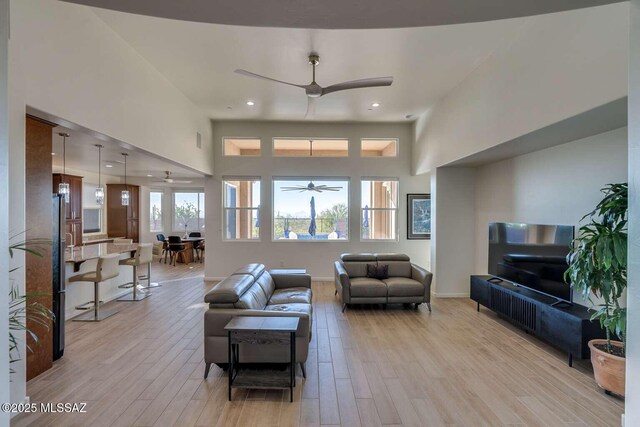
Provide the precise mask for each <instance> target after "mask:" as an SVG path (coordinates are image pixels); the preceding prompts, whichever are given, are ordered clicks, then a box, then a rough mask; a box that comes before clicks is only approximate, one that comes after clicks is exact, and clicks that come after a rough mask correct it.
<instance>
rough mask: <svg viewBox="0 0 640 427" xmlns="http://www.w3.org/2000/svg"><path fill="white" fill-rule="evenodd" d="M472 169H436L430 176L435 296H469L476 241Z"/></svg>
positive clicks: (474, 171)
mask: <svg viewBox="0 0 640 427" xmlns="http://www.w3.org/2000/svg"><path fill="white" fill-rule="evenodd" d="M475 175H476V170H475V168H437V169H436V172H435V174H432V175H431V186H432V188H435V191H434V192H433V193H434V194H435V197H434V198H433V199H432V200H433V203H434V208H435V211H436V220H435V221H434V227H435V239H434V240H433V241H432V246H431V250H432V251H433V252H432V253H433V254H434V257H433V262H434V265H435V268H434V278H433V283H434V285H433V289H434V290H433V292H434V293H435V295H436V296H438V297H461V296H466V295H468V294H469V275H471V274H473V259H474V242H475V222H474V214H475V205H474V199H475V191H474V184H473V183H474V180H475Z"/></svg>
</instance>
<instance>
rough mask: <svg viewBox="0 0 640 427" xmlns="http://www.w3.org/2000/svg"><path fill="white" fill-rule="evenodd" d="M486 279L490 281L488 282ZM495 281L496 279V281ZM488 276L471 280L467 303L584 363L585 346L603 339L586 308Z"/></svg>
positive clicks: (586, 354) (586, 348)
mask: <svg viewBox="0 0 640 427" xmlns="http://www.w3.org/2000/svg"><path fill="white" fill-rule="evenodd" d="M489 279H492V280H491V281H490V280H489ZM498 280H499V279H498ZM498 280H495V278H492V276H471V293H470V295H471V299H472V300H474V301H476V302H477V303H478V311H480V305H483V306H485V307H487V308H488V309H490V310H492V311H494V312H496V313H497V314H498V315H499V316H500V317H502V318H503V319H505V320H508V321H509V322H511V323H513V324H514V325H516V326H519V327H521V328H522V329H524V330H525V331H526V332H528V333H530V334H532V335H535V336H537V337H539V338H541V339H543V340H544V341H547V342H548V343H549V344H551V345H553V346H555V347H557V348H559V349H561V350H564V351H566V352H567V353H569V366H572V364H573V357H574V356H575V357H577V358H579V359H588V358H589V356H590V352H589V346H588V344H587V343H588V342H589V341H590V340H592V339H596V338H604V337H605V332H604V330H603V329H602V328H600V324H599V322H597V321H595V322H591V321H590V320H589V319H590V317H591V314H590V313H589V311H587V307H585V306H583V305H579V304H568V303H560V304H558V303H557V300H556V299H555V298H552V297H548V296H546V295H543V294H540V293H537V292H534V291H532V290H529V289H527V288H523V287H520V286H516V285H514V284H513V283H511V282H507V281H500V282H499V281H498Z"/></svg>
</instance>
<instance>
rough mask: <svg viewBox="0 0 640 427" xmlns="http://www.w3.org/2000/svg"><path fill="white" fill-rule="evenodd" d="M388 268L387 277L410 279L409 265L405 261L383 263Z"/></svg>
mask: <svg viewBox="0 0 640 427" xmlns="http://www.w3.org/2000/svg"><path fill="white" fill-rule="evenodd" d="M383 262H384V263H385V264H387V265H388V266H389V277H406V278H409V279H410V278H411V263H410V262H407V261H383Z"/></svg>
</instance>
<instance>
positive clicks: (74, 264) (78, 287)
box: [65, 243, 138, 319]
mask: <svg viewBox="0 0 640 427" xmlns="http://www.w3.org/2000/svg"><path fill="white" fill-rule="evenodd" d="M136 249H138V244H137V243H133V244H121V243H99V244H94V245H87V246H76V247H73V248H67V250H66V251H65V286H66V302H65V318H67V319H70V318H72V317H74V316H77V315H79V314H82V313H85V312H86V310H77V309H76V306H78V305H82V304H85V303H87V302H90V301H93V283H88V282H87V283H85V282H72V283H69V277H71V276H73V275H75V274H78V273H84V272H87V271H92V270H95V269H96V265H97V263H98V258H100V257H101V256H105V255H109V254H120V258H121V259H127V258H130V257H132V256H133V255H134V254H135V251H136ZM119 268H120V275H119V276H118V277H114V278H113V279H109V280H106V281H104V282H102V283H101V284H100V299H101V300H102V301H103V302H108V301H112V300H114V299H116V298H120V297H121V296H122V295H125V294H127V293H129V292H131V288H128V289H123V288H119V286H120V285H124V284H125V283H129V282H131V281H132V280H133V271H132V268H131V267H129V266H124V265H123V266H120V267H119Z"/></svg>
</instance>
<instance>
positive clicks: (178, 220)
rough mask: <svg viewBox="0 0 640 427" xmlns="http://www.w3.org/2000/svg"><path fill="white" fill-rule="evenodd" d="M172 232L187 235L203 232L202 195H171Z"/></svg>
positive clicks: (183, 192) (186, 193)
mask: <svg viewBox="0 0 640 427" xmlns="http://www.w3.org/2000/svg"><path fill="white" fill-rule="evenodd" d="M173 230H174V231H180V232H186V233H189V232H191V231H204V193H203V192H197V191H180V192H175V193H173Z"/></svg>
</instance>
